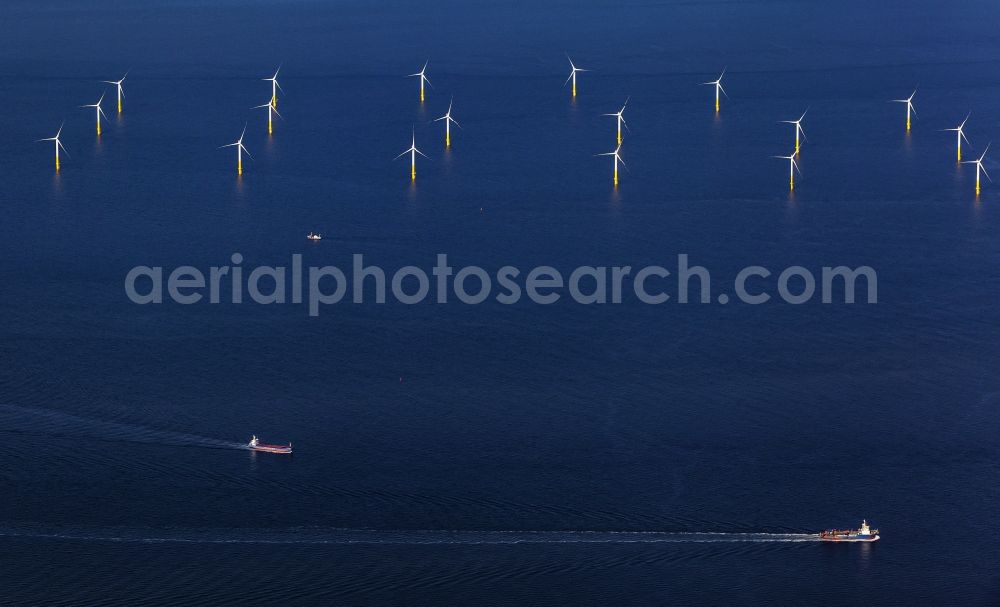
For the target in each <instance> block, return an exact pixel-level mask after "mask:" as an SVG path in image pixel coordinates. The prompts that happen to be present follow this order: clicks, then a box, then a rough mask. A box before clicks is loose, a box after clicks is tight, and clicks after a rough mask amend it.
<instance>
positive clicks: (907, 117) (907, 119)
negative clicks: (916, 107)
mask: <svg viewBox="0 0 1000 607" xmlns="http://www.w3.org/2000/svg"><path fill="white" fill-rule="evenodd" d="M906 130H907V131H908V130H910V115H909V114H907V115H906Z"/></svg>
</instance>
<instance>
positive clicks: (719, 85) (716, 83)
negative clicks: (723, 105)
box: [702, 68, 729, 114]
mask: <svg viewBox="0 0 1000 607" xmlns="http://www.w3.org/2000/svg"><path fill="white" fill-rule="evenodd" d="M725 75H726V68H722V73H721V74H719V77H718V78H717V79H715V80H712V81H711V82H702V84H712V85H714V86H715V113H716V114H718V113H719V92H720V91H721V92H722V94H723V95H725V96H726V97H729V94H728V93H726V89H724V88H722V77H723V76H725Z"/></svg>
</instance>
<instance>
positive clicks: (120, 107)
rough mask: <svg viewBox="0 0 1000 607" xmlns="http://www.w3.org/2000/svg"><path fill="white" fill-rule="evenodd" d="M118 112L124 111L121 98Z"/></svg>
mask: <svg viewBox="0 0 1000 607" xmlns="http://www.w3.org/2000/svg"><path fill="white" fill-rule="evenodd" d="M118 113H119V114H121V113H122V100H121V99H119V100H118Z"/></svg>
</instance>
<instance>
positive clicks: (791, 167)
mask: <svg viewBox="0 0 1000 607" xmlns="http://www.w3.org/2000/svg"><path fill="white" fill-rule="evenodd" d="M772 158H780V159H781V160H787V161H788V191H789V192H791V191H792V190H794V189H795V171H799V165H798V164H796V163H795V154H792V155H791V156H772ZM799 174H800V175H801V174H802V171H799Z"/></svg>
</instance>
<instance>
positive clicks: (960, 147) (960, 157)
mask: <svg viewBox="0 0 1000 607" xmlns="http://www.w3.org/2000/svg"><path fill="white" fill-rule="evenodd" d="M958 161H959V162H962V144H961V143H960V144H958Z"/></svg>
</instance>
